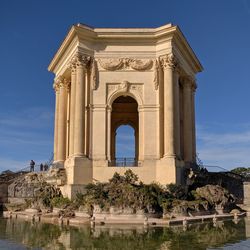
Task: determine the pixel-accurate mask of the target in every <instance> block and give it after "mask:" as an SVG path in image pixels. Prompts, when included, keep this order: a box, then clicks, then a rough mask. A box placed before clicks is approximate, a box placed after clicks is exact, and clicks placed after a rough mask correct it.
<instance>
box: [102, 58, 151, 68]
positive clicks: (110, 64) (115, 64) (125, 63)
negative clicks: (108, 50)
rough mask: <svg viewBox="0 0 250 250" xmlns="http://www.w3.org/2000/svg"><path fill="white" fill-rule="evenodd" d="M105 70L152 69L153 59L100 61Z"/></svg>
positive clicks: (110, 59)
mask: <svg viewBox="0 0 250 250" xmlns="http://www.w3.org/2000/svg"><path fill="white" fill-rule="evenodd" d="M98 62H99V64H100V66H101V67H102V68H103V69H106V70H110V71H115V70H120V69H133V70H138V71H140V70H147V69H150V68H152V65H153V60H151V59H133V58H103V59H99V60H98Z"/></svg>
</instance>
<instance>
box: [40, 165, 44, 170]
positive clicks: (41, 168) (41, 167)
mask: <svg viewBox="0 0 250 250" xmlns="http://www.w3.org/2000/svg"><path fill="white" fill-rule="evenodd" d="M43 170H44V167H43V164H42V163H41V164H40V171H43Z"/></svg>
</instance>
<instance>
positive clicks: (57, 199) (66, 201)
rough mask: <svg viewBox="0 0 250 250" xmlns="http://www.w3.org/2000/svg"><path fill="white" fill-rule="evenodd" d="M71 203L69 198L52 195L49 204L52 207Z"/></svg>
mask: <svg viewBox="0 0 250 250" xmlns="http://www.w3.org/2000/svg"><path fill="white" fill-rule="evenodd" d="M70 204H71V201H70V200H69V198H67V197H66V198H65V197H62V196H60V197H54V198H53V199H52V200H51V205H52V206H53V207H58V208H66V207H67V206H69V205H70Z"/></svg>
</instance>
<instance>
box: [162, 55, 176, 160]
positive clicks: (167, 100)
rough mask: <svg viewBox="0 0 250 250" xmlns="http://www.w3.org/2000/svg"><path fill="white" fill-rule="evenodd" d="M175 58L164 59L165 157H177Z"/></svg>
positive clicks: (167, 57)
mask: <svg viewBox="0 0 250 250" xmlns="http://www.w3.org/2000/svg"><path fill="white" fill-rule="evenodd" d="M175 66H176V63H175V61H174V58H173V56H172V55H171V56H166V57H164V58H162V67H163V70H164V155H163V156H164V157H175V156H176V152H175V114H174V108H175V92H176V90H175V77H174V70H175Z"/></svg>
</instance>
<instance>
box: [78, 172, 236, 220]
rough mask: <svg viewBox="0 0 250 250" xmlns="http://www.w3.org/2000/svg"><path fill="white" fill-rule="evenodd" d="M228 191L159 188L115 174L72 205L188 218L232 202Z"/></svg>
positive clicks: (131, 176) (130, 174)
mask: <svg viewBox="0 0 250 250" xmlns="http://www.w3.org/2000/svg"><path fill="white" fill-rule="evenodd" d="M233 201H234V200H233V199H232V196H230V194H229V193H228V191H227V190H225V189H223V188H221V187H219V186H213V185H207V186H205V187H204V188H198V189H197V190H188V189H187V188H184V187H182V186H180V185H176V184H169V185H166V186H162V185H160V184H158V183H151V184H144V183H142V182H141V181H139V180H138V176H137V175H135V174H134V173H133V172H132V171H131V170H127V171H126V172H125V173H124V175H120V174H118V173H115V174H114V176H113V177H112V178H111V179H110V180H109V182H107V183H100V182H97V183H91V184H88V185H87V186H86V192H85V193H84V194H78V195H77V198H76V200H75V201H73V203H75V204H78V205H81V206H85V207H86V209H87V210H91V208H93V207H96V206H98V207H99V208H100V210H101V211H114V209H113V208H118V209H120V210H121V211H122V210H123V211H125V210H126V211H127V209H130V210H132V211H133V213H137V212H139V211H142V212H144V213H154V214H157V213H158V214H162V213H163V214H169V216H176V215H177V216H178V215H188V213H189V212H199V211H201V210H203V211H204V210H209V209H214V208H215V207H216V206H217V205H219V204H220V205H222V206H223V205H225V204H226V203H228V202H233Z"/></svg>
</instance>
